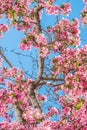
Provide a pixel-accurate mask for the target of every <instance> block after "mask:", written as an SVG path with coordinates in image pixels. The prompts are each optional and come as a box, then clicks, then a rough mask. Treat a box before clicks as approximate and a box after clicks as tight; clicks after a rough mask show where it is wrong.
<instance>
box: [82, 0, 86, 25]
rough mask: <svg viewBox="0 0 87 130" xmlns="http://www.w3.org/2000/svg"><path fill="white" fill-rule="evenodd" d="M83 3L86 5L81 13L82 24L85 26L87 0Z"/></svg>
mask: <svg viewBox="0 0 87 130" xmlns="http://www.w3.org/2000/svg"><path fill="white" fill-rule="evenodd" d="M83 2H85V4H86V5H85V7H84V8H83V10H82V12H81V23H82V24H83V25H86V24H87V0H83Z"/></svg>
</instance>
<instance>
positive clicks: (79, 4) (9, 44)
mask: <svg viewBox="0 0 87 130" xmlns="http://www.w3.org/2000/svg"><path fill="white" fill-rule="evenodd" d="M67 1H69V2H70V3H71V9H72V12H71V13H70V15H69V16H68V17H66V18H67V19H70V20H71V19H73V18H79V19H80V13H81V11H82V9H83V7H84V3H83V1H82V0H76V1H75V0H67ZM63 2H66V0H56V4H59V5H61V4H62V3H63ZM6 22H7V20H6V19H5V18H3V19H0V23H6ZM54 23H55V17H54V16H49V18H48V15H46V14H45V13H44V14H43V17H42V21H41V25H42V27H45V28H46V26H48V25H54ZM80 30H81V33H80V36H81V45H86V43H87V42H86V41H87V36H86V34H87V28H83V27H82V26H81V25H80ZM23 37H24V34H23V33H22V32H21V31H17V30H16V29H14V28H11V29H10V30H9V31H8V32H7V33H5V34H3V38H2V39H1V40H0V47H3V49H4V50H5V51H4V54H5V55H6V57H7V58H8V59H9V61H11V63H12V65H13V66H15V67H18V68H22V67H24V68H25V71H29V70H31V69H32V65H33V61H32V60H31V58H29V57H25V56H20V55H15V54H14V53H12V52H11V51H12V50H13V49H15V50H14V51H15V52H20V53H23V54H25V55H29V54H30V53H31V55H32V56H33V60H34V58H35V57H36V58H37V50H35V49H33V50H32V51H31V52H29V51H24V52H22V51H21V50H20V49H19V43H20V41H21V39H22V38H23ZM4 65H5V66H6V64H5V63H4ZM33 69H34V70H35V71H34V73H35V72H37V70H36V67H34V68H33ZM29 72H30V71H29ZM43 92H44V93H45V90H43ZM41 93H42V92H41Z"/></svg>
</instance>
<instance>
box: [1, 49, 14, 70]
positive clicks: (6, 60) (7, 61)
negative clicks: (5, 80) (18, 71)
mask: <svg viewBox="0 0 87 130" xmlns="http://www.w3.org/2000/svg"><path fill="white" fill-rule="evenodd" d="M0 55H1V56H2V58H3V59H4V60H5V62H6V63H7V64H8V65H9V66H10V67H13V66H12V64H11V63H10V62H9V60H8V59H7V58H6V57H5V55H4V54H3V53H2V51H1V50H0Z"/></svg>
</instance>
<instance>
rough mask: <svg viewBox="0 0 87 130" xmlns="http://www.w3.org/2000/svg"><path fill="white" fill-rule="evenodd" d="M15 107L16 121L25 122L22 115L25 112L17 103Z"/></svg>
mask: <svg viewBox="0 0 87 130" xmlns="http://www.w3.org/2000/svg"><path fill="white" fill-rule="evenodd" d="M13 108H14V111H15V115H16V121H17V122H18V123H21V124H25V120H24V119H23V117H22V114H23V112H22V110H21V109H20V107H19V106H18V105H17V104H15V105H13Z"/></svg>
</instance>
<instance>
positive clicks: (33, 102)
mask: <svg viewBox="0 0 87 130" xmlns="http://www.w3.org/2000/svg"><path fill="white" fill-rule="evenodd" d="M55 2H56V0H1V1H0V18H2V17H3V14H4V16H5V18H6V19H8V21H9V25H4V24H0V38H2V33H4V32H7V31H8V30H9V29H10V28H9V27H14V28H16V29H17V30H19V31H22V32H24V34H25V38H22V39H21V42H20V45H19V46H20V49H21V50H23V51H24V50H27V51H32V48H33V47H34V48H35V49H37V50H38V60H37V63H38V67H37V68H38V74H37V77H36V79H32V78H26V76H25V73H24V71H23V69H18V68H16V67H13V66H12V64H11V63H10V61H9V60H8V59H7V58H6V56H5V55H4V54H3V52H2V50H0V56H1V57H0V85H1V86H4V87H2V88H1V89H0V116H1V117H2V118H3V120H4V121H2V122H0V130H87V116H86V115H87V46H83V47H82V48H79V49H78V48H77V47H78V45H79V44H80V42H81V41H80V36H79V33H80V30H79V22H82V24H87V0H84V3H85V7H84V9H83V10H82V13H81V21H79V20H78V19H77V18H75V19H72V20H71V21H69V20H68V19H66V18H61V19H60V20H57V23H55V25H54V26H53V27H50V28H47V29H46V30H45V29H43V28H42V26H41V19H43V15H44V14H43V12H44V10H45V13H46V14H47V15H48V17H49V15H54V16H55V18H56V17H58V15H61V17H62V15H64V16H67V15H69V13H70V11H71V7H70V4H69V3H63V4H62V5H61V6H59V5H58V4H55ZM34 4H35V5H34ZM44 32H45V33H46V34H45V33H44ZM51 53H53V55H55V53H56V55H58V56H56V57H54V58H51V66H46V65H45V62H44V61H45V60H46V58H48V57H50V54H51ZM2 59H3V60H5V62H6V63H7V64H8V65H9V67H7V68H6V67H4V65H3V60H2ZM45 67H50V69H48V71H49V72H50V76H49V75H46V76H45ZM31 71H32V70H31ZM47 74H48V73H47ZM59 77H62V78H59ZM47 81H48V82H47ZM43 85H45V86H46V85H47V87H48V88H50V87H51V88H52V87H53V88H52V90H53V93H54V95H56V94H57V92H58V91H59V90H62V91H63V92H64V95H63V96H59V97H56V98H57V102H58V103H59V104H61V106H62V108H61V110H58V109H57V108H56V106H54V107H51V106H49V107H48V109H47V111H46V112H45V113H44V112H42V106H41V104H42V103H43V102H48V98H49V96H48V97H47V96H46V95H45V94H42V95H41V94H39V92H38V90H39V88H41V87H42V86H43ZM49 86H50V87H49ZM49 95H50V96H51V94H50V92H49ZM54 95H52V96H54ZM53 98H54V97H53ZM48 105H49V104H48ZM56 105H58V104H56ZM10 110H12V112H9V111H10ZM54 115H56V116H58V115H59V116H60V119H59V121H52V120H51V119H52V117H53V116H54ZM13 117H14V118H15V121H12V118H13Z"/></svg>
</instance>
